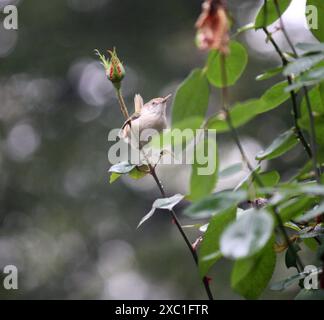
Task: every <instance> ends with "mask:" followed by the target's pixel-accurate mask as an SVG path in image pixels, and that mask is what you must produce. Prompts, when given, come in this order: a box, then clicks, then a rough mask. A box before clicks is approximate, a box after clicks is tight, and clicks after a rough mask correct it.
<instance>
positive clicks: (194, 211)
mask: <svg viewBox="0 0 324 320" xmlns="http://www.w3.org/2000/svg"><path fill="white" fill-rule="evenodd" d="M246 198H247V192H245V191H237V192H233V191H221V192H218V193H216V194H211V195H208V196H206V197H204V198H202V199H201V200H199V201H198V202H195V203H193V204H192V205H190V206H189V207H188V208H186V209H185V210H184V214H185V215H187V216H190V217H192V218H196V219H202V218H208V217H210V216H213V215H216V214H218V213H219V212H223V211H224V210H227V209H230V208H231V207H233V206H237V204H238V203H239V202H241V201H243V200H245V199H246Z"/></svg>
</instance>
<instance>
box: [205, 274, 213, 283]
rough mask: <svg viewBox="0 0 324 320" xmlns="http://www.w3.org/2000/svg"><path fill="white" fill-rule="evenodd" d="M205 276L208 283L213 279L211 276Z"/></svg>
mask: <svg viewBox="0 0 324 320" xmlns="http://www.w3.org/2000/svg"><path fill="white" fill-rule="evenodd" d="M205 278H206V280H207V282H208V284H210V283H211V282H212V281H213V278H211V277H208V276H206V277H205Z"/></svg>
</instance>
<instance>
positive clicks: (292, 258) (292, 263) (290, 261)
mask: <svg viewBox="0 0 324 320" xmlns="http://www.w3.org/2000/svg"><path fill="white" fill-rule="evenodd" d="M300 250H301V248H300V246H299V245H298V243H293V244H292V249H290V248H289V247H288V249H287V251H286V255H285V264H286V267H287V268H288V269H289V268H291V267H293V268H296V269H297V270H298V267H297V261H296V254H295V253H294V252H296V253H297V252H298V251H300Z"/></svg>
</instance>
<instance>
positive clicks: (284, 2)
mask: <svg viewBox="0 0 324 320" xmlns="http://www.w3.org/2000/svg"><path fill="white" fill-rule="evenodd" d="M291 1H292V0H278V4H279V8H280V13H281V14H283V13H284V12H285V11H286V9H287V8H288V7H289V5H290V3H291ZM278 19H279V17H278V13H277V10H276V7H275V3H274V1H273V0H267V1H266V3H265V4H264V5H263V6H262V7H261V8H260V10H259V11H258V14H257V16H256V19H255V28H256V29H260V28H262V27H267V26H269V25H270V24H272V23H273V22H275V21H277V20H278Z"/></svg>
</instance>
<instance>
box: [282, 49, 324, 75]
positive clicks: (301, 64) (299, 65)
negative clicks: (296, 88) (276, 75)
mask: <svg viewBox="0 0 324 320" xmlns="http://www.w3.org/2000/svg"><path fill="white" fill-rule="evenodd" d="M323 59H324V54H323V53H316V54H312V55H308V56H303V57H301V58H298V59H296V60H294V61H293V62H291V63H289V64H288V66H287V67H285V69H284V71H283V74H284V75H285V76H289V75H290V74H294V75H295V76H297V75H299V74H300V73H302V72H305V71H306V70H308V69H310V68H312V67H313V66H315V65H316V64H318V63H319V62H321V61H322V60H323Z"/></svg>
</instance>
